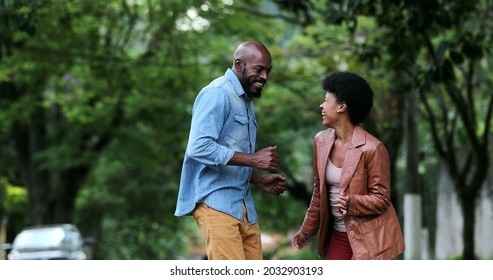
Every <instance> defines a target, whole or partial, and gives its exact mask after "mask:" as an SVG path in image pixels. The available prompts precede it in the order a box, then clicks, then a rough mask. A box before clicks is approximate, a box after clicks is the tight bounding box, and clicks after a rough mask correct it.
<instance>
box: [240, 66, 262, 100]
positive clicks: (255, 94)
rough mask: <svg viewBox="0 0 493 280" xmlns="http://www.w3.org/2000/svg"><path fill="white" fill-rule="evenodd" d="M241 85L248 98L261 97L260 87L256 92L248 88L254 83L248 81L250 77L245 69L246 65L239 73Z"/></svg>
mask: <svg viewBox="0 0 493 280" xmlns="http://www.w3.org/2000/svg"><path fill="white" fill-rule="evenodd" d="M240 83H241V86H242V87H243V89H244V90H245V93H246V94H247V95H248V97H250V98H260V97H262V89H259V90H258V91H257V92H253V91H252V90H251V89H250V88H251V85H252V84H253V83H254V81H252V82H250V78H249V77H248V73H247V71H246V65H245V68H244V69H243V72H242V73H241V80H240Z"/></svg>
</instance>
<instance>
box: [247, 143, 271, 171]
mask: <svg viewBox="0 0 493 280" xmlns="http://www.w3.org/2000/svg"><path fill="white" fill-rule="evenodd" d="M275 149H277V146H269V147H267V148H263V149H262V150H259V151H257V152H256V153H254V154H252V155H250V157H249V158H248V163H249V164H248V165H249V166H251V167H253V168H256V169H260V170H276V169H277V167H278V166H279V155H278V154H277V153H276V152H274V150H275Z"/></svg>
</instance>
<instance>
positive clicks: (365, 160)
mask: <svg viewBox="0 0 493 280" xmlns="http://www.w3.org/2000/svg"><path fill="white" fill-rule="evenodd" d="M334 141H335V131H334V129H332V128H329V129H326V130H324V131H321V132H319V133H318V134H317V135H316V136H315V139H314V149H313V172H314V176H313V178H314V188H313V194H312V199H311V202H310V206H309V208H308V210H307V212H306V215H305V219H304V221H303V225H302V227H301V231H302V232H303V233H304V234H306V235H315V234H316V233H317V231H319V230H320V234H319V239H318V254H319V256H320V257H322V258H323V257H324V256H325V252H326V250H327V245H328V241H329V240H330V234H331V232H332V228H333V224H332V216H331V214H330V208H329V200H328V191H327V188H326V183H325V179H324V178H325V170H326V167H327V162H328V157H329V154H330V150H331V148H332V145H333V144H334ZM340 192H341V193H343V192H345V193H347V194H349V197H350V201H349V207H348V214H347V216H346V217H345V220H344V222H345V225H346V230H347V233H348V237H349V242H350V244H351V248H352V250H353V257H354V258H355V259H357V260H363V259H376V260H387V259H394V258H396V257H397V256H399V255H400V254H401V253H403V252H404V239H403V237H402V231H401V227H400V224H399V220H398V218H397V214H396V212H395V209H394V207H393V206H392V203H391V201H390V164H389V156H388V152H387V149H386V148H385V146H384V145H383V143H382V142H380V141H379V140H378V139H377V138H375V137H374V136H372V135H371V134H369V133H368V132H366V131H365V130H364V129H363V128H362V127H361V126H356V128H355V129H354V132H353V138H352V147H350V148H349V150H348V151H347V153H346V157H345V160H344V165H343V167H342V174H341V188H340Z"/></svg>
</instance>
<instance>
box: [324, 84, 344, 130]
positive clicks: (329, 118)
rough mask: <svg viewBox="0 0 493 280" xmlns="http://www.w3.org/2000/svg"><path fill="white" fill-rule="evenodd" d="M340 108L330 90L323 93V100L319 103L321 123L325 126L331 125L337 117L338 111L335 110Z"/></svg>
mask: <svg viewBox="0 0 493 280" xmlns="http://www.w3.org/2000/svg"><path fill="white" fill-rule="evenodd" d="M339 108H340V104H338V103H337V101H336V97H335V96H334V94H332V93H330V92H328V91H327V92H326V93H325V100H324V102H322V104H320V110H321V113H322V124H323V125H324V126H326V127H330V126H332V124H333V123H334V121H337V120H338V119H339V113H338V112H337V110H338V109H339Z"/></svg>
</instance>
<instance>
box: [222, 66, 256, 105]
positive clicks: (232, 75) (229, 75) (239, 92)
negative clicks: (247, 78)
mask: <svg viewBox="0 0 493 280" xmlns="http://www.w3.org/2000/svg"><path fill="white" fill-rule="evenodd" d="M224 76H226V77H227V78H228V80H229V81H230V82H231V84H232V85H233V89H234V90H235V92H236V94H237V95H238V96H241V97H242V98H243V99H245V100H246V101H247V102H250V101H253V98H250V97H249V96H248V95H247V94H246V93H245V89H243V86H242V85H241V83H240V80H239V79H238V77H237V76H236V74H235V73H234V72H233V70H231V68H228V70H226V73H224Z"/></svg>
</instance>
